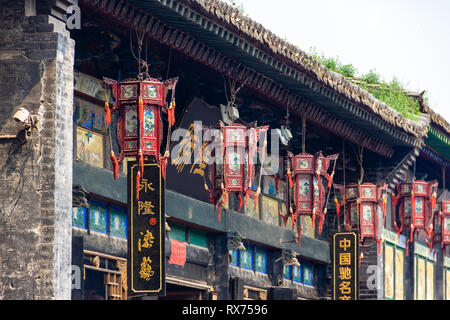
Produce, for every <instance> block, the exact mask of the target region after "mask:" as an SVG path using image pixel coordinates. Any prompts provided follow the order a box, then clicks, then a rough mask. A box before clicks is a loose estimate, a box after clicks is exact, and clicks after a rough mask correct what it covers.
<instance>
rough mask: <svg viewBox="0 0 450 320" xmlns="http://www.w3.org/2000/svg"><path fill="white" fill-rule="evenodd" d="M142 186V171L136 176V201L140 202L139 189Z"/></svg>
mask: <svg viewBox="0 0 450 320" xmlns="http://www.w3.org/2000/svg"><path fill="white" fill-rule="evenodd" d="M140 186H141V171H140V170H138V172H137V174H136V199H137V200H139V188H140Z"/></svg>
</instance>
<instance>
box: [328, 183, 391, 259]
mask: <svg viewBox="0 0 450 320" xmlns="http://www.w3.org/2000/svg"><path fill="white" fill-rule="evenodd" d="M335 188H336V189H337V190H338V191H340V193H341V198H342V199H343V200H342V201H344V202H345V210H346V212H344V225H345V227H346V229H347V230H348V231H350V230H359V242H360V244H361V257H362V256H363V251H364V250H363V248H364V247H363V246H362V244H363V242H364V240H365V239H367V238H369V239H374V240H375V241H376V242H377V243H378V254H380V250H381V242H382V238H381V236H380V238H378V233H379V229H380V227H383V226H384V221H385V218H386V204H387V185H382V186H377V185H375V184H372V183H363V184H352V185H349V186H348V187H346V188H345V196H344V187H343V186H341V185H335ZM378 208H380V209H381V211H382V221H381V223H380V222H379V219H378Z"/></svg>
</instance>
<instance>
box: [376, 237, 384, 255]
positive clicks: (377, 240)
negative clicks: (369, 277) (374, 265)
mask: <svg viewBox="0 0 450 320" xmlns="http://www.w3.org/2000/svg"><path fill="white" fill-rule="evenodd" d="M375 241H376V242H377V244H378V255H381V246H382V244H383V239H382V238H381V237H380V239H375Z"/></svg>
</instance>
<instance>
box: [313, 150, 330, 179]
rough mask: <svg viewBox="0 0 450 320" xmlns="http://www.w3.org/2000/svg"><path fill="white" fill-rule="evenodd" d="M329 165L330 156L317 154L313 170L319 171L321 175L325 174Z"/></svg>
mask: <svg viewBox="0 0 450 320" xmlns="http://www.w3.org/2000/svg"><path fill="white" fill-rule="evenodd" d="M329 166H330V158H327V157H324V156H322V155H320V156H317V158H316V164H315V171H316V173H317V172H318V173H320V174H321V175H323V176H326V175H327V173H328V172H327V171H328V167H329Z"/></svg>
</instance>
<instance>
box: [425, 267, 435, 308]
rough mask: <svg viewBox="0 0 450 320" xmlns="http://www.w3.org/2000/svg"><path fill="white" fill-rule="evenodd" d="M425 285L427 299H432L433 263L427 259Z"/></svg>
mask: <svg viewBox="0 0 450 320" xmlns="http://www.w3.org/2000/svg"><path fill="white" fill-rule="evenodd" d="M426 269H427V271H426V277H427V280H426V286H427V296H426V299H427V300H434V263H433V262H430V261H427V263H426Z"/></svg>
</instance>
